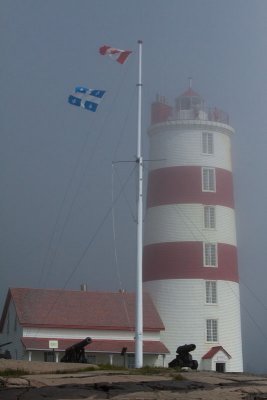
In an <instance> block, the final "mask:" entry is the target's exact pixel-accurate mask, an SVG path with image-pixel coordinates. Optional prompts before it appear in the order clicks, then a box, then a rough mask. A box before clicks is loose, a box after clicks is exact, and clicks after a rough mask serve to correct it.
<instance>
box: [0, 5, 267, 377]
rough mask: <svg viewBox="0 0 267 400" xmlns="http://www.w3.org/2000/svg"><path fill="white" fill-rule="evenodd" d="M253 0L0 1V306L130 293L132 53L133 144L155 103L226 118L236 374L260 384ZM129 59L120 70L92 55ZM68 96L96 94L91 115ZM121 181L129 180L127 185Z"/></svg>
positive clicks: (265, 55) (264, 100) (259, 125)
mask: <svg viewBox="0 0 267 400" xmlns="http://www.w3.org/2000/svg"><path fill="white" fill-rule="evenodd" d="M266 38H267V1H266V0H223V1H222V0H165V1H161V0H109V1H108V0H106V1H104V0H76V1H73V0H24V1H21V0H1V1H0V54H1V59H0V92H1V96H2V101H1V107H0V260H1V264H0V268H1V270H0V273H1V275H0V289H1V290H0V305H1V307H2V305H3V302H4V299H5V296H6V293H7V290H8V287H20V286H28V287H46V288H68V289H79V286H80V283H82V282H86V283H87V284H88V287H89V289H97V290H117V289H118V288H119V287H120V286H121V285H122V286H123V287H124V288H126V289H127V290H129V291H130V290H134V289H135V252H136V245H135V235H136V233H135V230H136V226H135V223H134V217H133V215H132V214H133V213H135V175H134V174H132V175H130V174H131V171H132V169H133V168H134V163H121V164H116V166H115V173H114V196H115V197H116V196H118V194H119V192H120V185H121V183H122V182H124V181H127V185H126V188H125V192H124V194H123V195H121V196H120V197H119V199H118V200H117V201H116V206H115V236H116V250H117V255H118V265H116V262H115V257H114V234H113V225H112V217H111V214H110V213H109V214H108V211H109V209H110V206H111V199H112V189H111V188H112V184H111V181H112V161H118V160H129V161H130V160H134V156H135V154H136V129H137V122H136V113H137V107H136V104H137V90H136V83H137V50H138V46H137V41H138V39H142V40H143V42H144V45H143V83H144V90H143V105H144V107H143V137H144V139H143V140H144V157H145V158H146V157H147V156H148V153H147V138H146V129H147V127H148V125H149V118H150V104H151V102H152V101H153V100H154V98H155V95H156V94H157V93H160V94H161V95H163V96H166V98H167V99H168V101H169V103H173V102H174V99H175V98H176V97H177V96H178V95H179V94H181V93H182V92H183V91H184V90H185V89H186V88H187V85H188V83H187V78H188V77H189V76H192V77H193V89H194V90H196V91H197V92H199V93H200V94H201V95H202V96H203V97H204V99H205V100H206V102H207V104H208V105H210V106H217V107H218V108H221V109H223V110H224V111H227V112H228V113H229V114H230V123H231V125H232V126H233V127H234V128H235V130H236V135H235V137H234V139H233V168H234V181H235V203H236V216H237V234H238V237H237V239H238V254H239V272H240V283H241V285H240V287H241V311H242V327H243V346H244V359H245V360H244V361H245V369H246V370H249V371H255V372H265V373H266V372H267V368H266V365H267V318H266V310H267V292H266V283H265V280H266V277H267V272H266V267H267V246H266V220H267V215H266V203H267V185H266V169H267V168H266V163H267V161H266V155H265V153H266V149H267V112H266V105H267V78H266V71H267V51H266V50H267V40H266ZM103 44H107V45H112V46H115V47H118V48H122V49H130V50H133V51H134V54H133V55H132V56H131V58H130V59H129V62H127V64H125V65H123V66H121V65H119V64H118V63H116V62H114V61H112V60H110V59H109V58H107V57H103V56H100V55H99V54H98V48H99V47H100V46H101V45H103ZM77 85H84V86H87V87H91V88H97V89H106V90H107V95H106V97H105V98H104V100H103V102H102V104H101V106H100V108H99V111H98V112H97V113H96V114H93V113H90V112H89V111H85V110H82V109H79V108H77V107H73V106H71V105H69V104H68V103H67V97H68V95H69V94H70V93H71V92H72V90H73V88H74V87H75V86H77ZM129 176H130V177H129Z"/></svg>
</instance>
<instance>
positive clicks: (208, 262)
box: [203, 242, 218, 267]
mask: <svg viewBox="0 0 267 400" xmlns="http://www.w3.org/2000/svg"><path fill="white" fill-rule="evenodd" d="M213 252H214V253H213ZM203 265H204V267H218V248H217V243H210V242H204V243H203Z"/></svg>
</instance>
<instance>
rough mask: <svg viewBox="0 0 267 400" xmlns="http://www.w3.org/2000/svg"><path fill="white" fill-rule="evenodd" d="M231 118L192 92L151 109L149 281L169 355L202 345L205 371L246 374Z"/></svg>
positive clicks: (147, 220) (199, 353) (147, 285)
mask: <svg viewBox="0 0 267 400" xmlns="http://www.w3.org/2000/svg"><path fill="white" fill-rule="evenodd" d="M233 134H234V130H233V128H232V127H231V126H230V125H229V121H228V116H227V114H226V113H224V112H222V111H220V110H219V109H217V108H212V109H211V108H209V109H208V108H206V106H205V104H204V100H203V99H202V97H201V96H200V95H199V94H197V93H196V92H195V91H193V90H192V88H191V84H190V85H189V88H188V89H187V90H186V91H185V92H184V93H183V94H182V95H181V96H179V97H178V98H177V99H176V103H175V106H174V107H171V106H169V105H168V104H166V101H165V98H162V97H157V99H156V101H155V102H154V103H153V104H152V112H151V126H150V128H149V131H148V135H149V138H150V157H149V158H150V160H151V161H150V169H149V176H148V189H147V212H146V218H145V232H144V253H143V281H144V290H145V291H147V292H149V293H150V295H151V297H152V299H153V301H154V304H155V306H156V307H157V310H158V312H159V314H160V316H161V318H162V320H163V323H164V325H165V331H164V332H163V334H162V338H161V339H162V341H163V342H164V344H165V345H166V346H167V347H168V349H169V351H170V355H169V356H168V357H167V359H166V363H168V362H170V361H171V360H172V359H174V358H175V356H176V349H177V347H178V346H181V345H184V344H191V343H193V344H195V345H196V349H195V350H194V352H193V353H192V357H193V359H196V360H197V361H198V364H199V369H201V370H217V371H226V372H230V371H232V372H233V371H235V372H238V371H239V372H241V371H242V370H243V359H242V341H241V322H240V301H239V278H238V266H237V245H236V228H235V210H234V199H233V176H232V164H231V137H232V135H233Z"/></svg>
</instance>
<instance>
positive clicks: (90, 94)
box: [68, 86, 106, 112]
mask: <svg viewBox="0 0 267 400" xmlns="http://www.w3.org/2000/svg"><path fill="white" fill-rule="evenodd" d="M105 93H106V91H105V90H98V89H88V88H86V87H84V86H77V87H76V88H75V92H74V94H71V95H70V96H69V98H68V102H69V103H70V104H72V105H73V106H77V107H82V108H85V109H86V110H89V111H92V112H96V110H97V107H98V105H99V103H100V101H101V99H102V98H103V97H104V95H105Z"/></svg>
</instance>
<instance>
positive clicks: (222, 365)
mask: <svg viewBox="0 0 267 400" xmlns="http://www.w3.org/2000/svg"><path fill="white" fill-rule="evenodd" d="M216 372H225V363H216Z"/></svg>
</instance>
